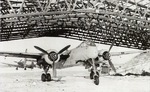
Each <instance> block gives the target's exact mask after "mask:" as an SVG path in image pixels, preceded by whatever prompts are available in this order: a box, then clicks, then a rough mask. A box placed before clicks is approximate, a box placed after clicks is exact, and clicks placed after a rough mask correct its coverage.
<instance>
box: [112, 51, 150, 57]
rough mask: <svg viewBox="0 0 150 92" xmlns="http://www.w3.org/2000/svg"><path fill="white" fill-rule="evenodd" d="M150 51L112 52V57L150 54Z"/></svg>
mask: <svg viewBox="0 0 150 92" xmlns="http://www.w3.org/2000/svg"><path fill="white" fill-rule="evenodd" d="M148 52H150V50H140V51H123V52H110V54H111V56H119V55H127V54H134V53H148Z"/></svg>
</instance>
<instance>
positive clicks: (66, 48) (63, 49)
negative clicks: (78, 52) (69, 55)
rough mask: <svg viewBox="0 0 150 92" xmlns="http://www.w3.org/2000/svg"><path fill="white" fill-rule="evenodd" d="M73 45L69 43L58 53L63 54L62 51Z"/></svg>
mask: <svg viewBox="0 0 150 92" xmlns="http://www.w3.org/2000/svg"><path fill="white" fill-rule="evenodd" d="M70 46H71V45H67V46H66V47H64V48H62V49H61V50H60V51H59V52H58V54H61V53H62V52H64V51H65V50H67V49H68V48H69V47H70Z"/></svg>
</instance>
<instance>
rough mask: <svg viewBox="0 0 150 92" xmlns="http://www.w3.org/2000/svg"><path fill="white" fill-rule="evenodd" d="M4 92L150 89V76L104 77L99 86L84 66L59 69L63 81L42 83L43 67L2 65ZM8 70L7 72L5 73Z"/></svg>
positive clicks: (145, 91) (0, 77) (0, 80)
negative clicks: (16, 68) (23, 67)
mask: <svg viewBox="0 0 150 92" xmlns="http://www.w3.org/2000/svg"><path fill="white" fill-rule="evenodd" d="M0 70H1V71H0V92H150V77H135V76H125V77H119V76H101V77H100V84H99V85H95V84H94V83H93V80H90V78H89V72H88V71H87V70H85V69H84V67H82V66H76V67H71V68H66V69H61V70H57V71H58V78H61V79H60V81H57V79H55V81H51V82H41V80H40V76H41V74H42V72H43V71H42V70H41V69H37V68H36V69H33V70H31V69H28V70H27V71H24V70H23V69H19V70H18V71H16V70H15V68H13V67H11V68H8V67H3V68H0ZM4 71H5V72H4Z"/></svg>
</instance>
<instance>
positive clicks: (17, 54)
mask: <svg viewBox="0 0 150 92" xmlns="http://www.w3.org/2000/svg"><path fill="white" fill-rule="evenodd" d="M0 56H5V57H22V58H34V59H37V58H39V57H41V56H42V53H23V52H0Z"/></svg>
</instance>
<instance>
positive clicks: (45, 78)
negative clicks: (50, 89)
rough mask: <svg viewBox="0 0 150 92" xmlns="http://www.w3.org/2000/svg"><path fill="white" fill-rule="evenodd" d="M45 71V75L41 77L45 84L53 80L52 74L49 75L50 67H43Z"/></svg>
mask: <svg viewBox="0 0 150 92" xmlns="http://www.w3.org/2000/svg"><path fill="white" fill-rule="evenodd" d="M43 69H44V72H45V73H43V74H42V75H41V80H42V81H43V82H46V81H51V80H52V79H51V74H50V73H47V72H48V70H49V66H47V67H43Z"/></svg>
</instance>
